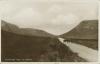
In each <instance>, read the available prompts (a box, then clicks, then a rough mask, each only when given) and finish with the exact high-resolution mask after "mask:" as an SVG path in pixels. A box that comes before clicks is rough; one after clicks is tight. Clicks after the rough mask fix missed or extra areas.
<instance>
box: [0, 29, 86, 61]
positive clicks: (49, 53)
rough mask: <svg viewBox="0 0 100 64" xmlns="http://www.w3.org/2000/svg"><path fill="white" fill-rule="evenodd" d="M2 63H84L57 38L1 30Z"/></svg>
mask: <svg viewBox="0 0 100 64" xmlns="http://www.w3.org/2000/svg"><path fill="white" fill-rule="evenodd" d="M1 32H2V34H1V38H2V39H1V61H2V62H38V61H41V62H42V61H43V62H56V61H66V62H74V61H79V62H81V61H85V60H84V59H82V58H80V57H79V56H78V55H77V54H76V53H73V52H72V51H71V50H70V49H69V48H68V47H67V46H65V45H64V44H62V43H61V42H60V41H59V40H58V39H57V38H51V37H39V36H27V35H19V34H16V33H12V32H8V31H4V30H1Z"/></svg>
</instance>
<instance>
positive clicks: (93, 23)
mask: <svg viewBox="0 0 100 64" xmlns="http://www.w3.org/2000/svg"><path fill="white" fill-rule="evenodd" d="M60 36H61V37H64V38H71V39H98V20H86V21H82V22H81V23H80V24H79V25H78V26H76V27H75V28H74V29H72V30H71V31H69V32H67V33H64V34H63V35H60Z"/></svg>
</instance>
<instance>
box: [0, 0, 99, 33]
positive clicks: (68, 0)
mask: <svg viewBox="0 0 100 64" xmlns="http://www.w3.org/2000/svg"><path fill="white" fill-rule="evenodd" d="M97 2H98V0H0V17H1V19H2V20H6V21H7V22H9V23H13V24H16V25H18V26H19V27H23V28H37V29H42V30H45V31H47V32H49V33H52V34H55V35H60V34H63V33H65V32H68V31H70V30H71V29H72V28H74V27H75V26H76V25H78V24H79V23H80V22H81V21H82V20H93V19H97V17H98V12H97V10H98V4H97Z"/></svg>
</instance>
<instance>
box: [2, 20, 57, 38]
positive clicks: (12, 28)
mask: <svg viewBox="0 0 100 64" xmlns="http://www.w3.org/2000/svg"><path fill="white" fill-rule="evenodd" d="M1 29H2V30H5V31H8V32H13V33H16V34H21V35H28V36H40V37H55V36H54V35H52V34H50V33H48V32H46V31H43V30H39V29H33V28H19V27H18V26H16V25H14V24H11V23H7V22H5V21H4V20H2V21H1Z"/></svg>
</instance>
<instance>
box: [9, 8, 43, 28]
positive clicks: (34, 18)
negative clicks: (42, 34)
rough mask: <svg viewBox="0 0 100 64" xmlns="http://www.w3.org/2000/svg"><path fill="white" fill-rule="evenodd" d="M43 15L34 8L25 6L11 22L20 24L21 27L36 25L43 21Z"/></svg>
mask: <svg viewBox="0 0 100 64" xmlns="http://www.w3.org/2000/svg"><path fill="white" fill-rule="evenodd" d="M42 20H43V17H42V15H41V14H40V13H39V12H38V11H36V10H34V9H33V8H25V9H23V10H21V11H19V12H18V13H17V14H16V15H15V16H14V17H12V18H11V20H10V22H12V23H14V24H18V25H19V26H20V27H32V26H33V27H34V28H35V27H36V26H38V25H40V24H41V23H42Z"/></svg>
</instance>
